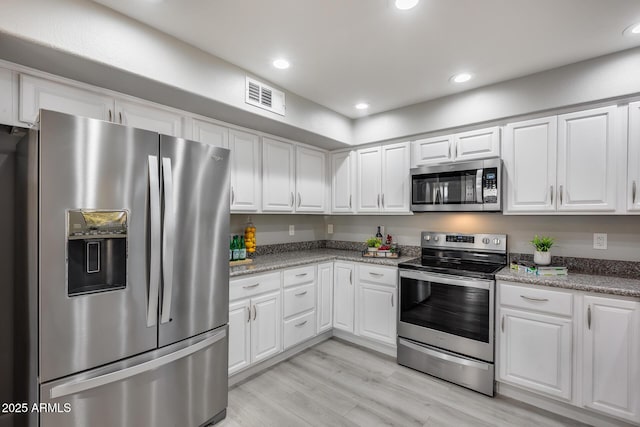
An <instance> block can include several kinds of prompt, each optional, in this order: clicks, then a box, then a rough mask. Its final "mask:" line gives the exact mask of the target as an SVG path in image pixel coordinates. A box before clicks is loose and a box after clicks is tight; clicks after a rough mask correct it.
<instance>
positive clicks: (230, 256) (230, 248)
mask: <svg viewBox="0 0 640 427" xmlns="http://www.w3.org/2000/svg"><path fill="white" fill-rule="evenodd" d="M229 261H233V236H229Z"/></svg>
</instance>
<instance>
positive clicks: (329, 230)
mask: <svg viewBox="0 0 640 427" xmlns="http://www.w3.org/2000/svg"><path fill="white" fill-rule="evenodd" d="M327 233H328V234H333V224H327Z"/></svg>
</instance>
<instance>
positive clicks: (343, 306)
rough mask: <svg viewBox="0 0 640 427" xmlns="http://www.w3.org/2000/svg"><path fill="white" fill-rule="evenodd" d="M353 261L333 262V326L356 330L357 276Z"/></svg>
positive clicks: (350, 330)
mask: <svg viewBox="0 0 640 427" xmlns="http://www.w3.org/2000/svg"><path fill="white" fill-rule="evenodd" d="M354 269H355V267H354V265H353V263H351V262H335V263H334V264H333V327H334V328H335V329H341V330H343V331H346V332H351V333H353V332H354V328H353V326H354V320H355V319H354V318H355V278H354Z"/></svg>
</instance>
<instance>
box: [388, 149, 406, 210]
mask: <svg viewBox="0 0 640 427" xmlns="http://www.w3.org/2000/svg"><path fill="white" fill-rule="evenodd" d="M410 180H411V174H410V171H409V143H408V142H402V143H400V144H392V145H383V146H382V181H381V186H382V190H381V191H382V194H381V197H380V205H381V206H382V211H383V212H409V208H410V206H409V198H410V190H409V183H410Z"/></svg>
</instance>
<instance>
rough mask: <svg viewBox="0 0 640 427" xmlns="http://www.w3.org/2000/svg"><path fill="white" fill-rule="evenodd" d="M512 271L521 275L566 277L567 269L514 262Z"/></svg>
mask: <svg viewBox="0 0 640 427" xmlns="http://www.w3.org/2000/svg"><path fill="white" fill-rule="evenodd" d="M510 267H511V269H512V270H515V271H518V272H520V273H527V274H535V275H538V276H566V275H567V274H568V271H567V267H564V266H554V265H535V264H533V263H531V262H526V261H519V262H512V263H511V266H510Z"/></svg>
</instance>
